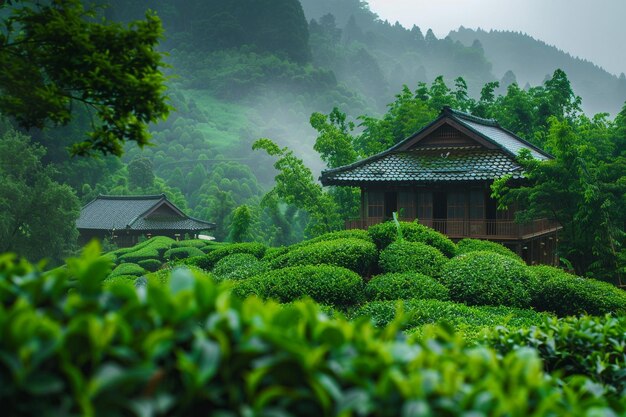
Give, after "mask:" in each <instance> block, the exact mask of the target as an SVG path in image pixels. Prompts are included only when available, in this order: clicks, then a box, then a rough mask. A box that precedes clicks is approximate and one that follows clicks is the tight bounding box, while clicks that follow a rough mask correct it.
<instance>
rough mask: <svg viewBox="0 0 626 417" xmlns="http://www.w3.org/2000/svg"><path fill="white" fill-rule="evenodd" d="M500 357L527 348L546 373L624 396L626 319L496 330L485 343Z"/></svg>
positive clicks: (571, 320) (581, 319)
mask: <svg viewBox="0 0 626 417" xmlns="http://www.w3.org/2000/svg"><path fill="white" fill-rule="evenodd" d="M488 343H489V345H490V346H492V347H494V348H495V349H497V350H498V351H499V352H501V353H502V354H504V355H506V354H507V353H509V352H511V351H514V350H517V349H519V348H520V347H524V346H529V347H532V348H534V349H536V350H537V351H538V352H539V356H541V358H542V359H543V362H544V367H545V370H546V372H550V373H554V372H557V371H558V372H560V373H561V374H562V375H563V376H564V377H566V378H567V377H571V376H574V375H585V376H587V377H589V378H591V379H592V380H593V381H595V382H598V383H600V384H602V385H603V386H604V387H605V389H607V391H608V392H609V395H615V396H620V397H622V398H623V397H624V394H625V393H626V354H625V352H624V347H625V346H626V316H624V315H622V316H619V317H615V316H609V315H607V316H604V317H591V316H583V317H568V318H566V319H560V320H557V319H550V320H545V321H544V322H543V323H541V324H539V325H537V326H534V327H531V328H527V329H516V330H510V329H507V328H498V329H496V330H495V331H494V332H493V334H492V335H491V337H490V338H489V341H488Z"/></svg>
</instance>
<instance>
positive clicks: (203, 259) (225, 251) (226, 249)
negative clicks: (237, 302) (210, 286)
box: [190, 243, 267, 271]
mask: <svg viewBox="0 0 626 417" xmlns="http://www.w3.org/2000/svg"><path fill="white" fill-rule="evenodd" d="M266 250H267V246H265V245H263V244H261V243H235V244H232V245H226V246H223V247H218V248H217V249H211V250H210V251H209V252H208V253H207V254H206V255H204V256H198V257H193V258H191V259H190V262H191V263H190V265H195V266H197V267H199V268H202V269H204V270H205V271H210V270H211V269H213V267H214V266H215V264H216V263H217V262H218V261H219V260H220V259H222V258H225V257H226V256H228V255H232V254H235V253H249V254H251V255H254V256H255V257H257V258H262V257H263V254H264V253H265V251H266Z"/></svg>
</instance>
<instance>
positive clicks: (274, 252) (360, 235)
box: [265, 229, 372, 261]
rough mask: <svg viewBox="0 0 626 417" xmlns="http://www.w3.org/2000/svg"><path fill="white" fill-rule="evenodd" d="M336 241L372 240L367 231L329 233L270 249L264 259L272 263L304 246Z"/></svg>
mask: <svg viewBox="0 0 626 417" xmlns="http://www.w3.org/2000/svg"><path fill="white" fill-rule="evenodd" d="M337 239H359V240H364V241H366V242H370V243H372V238H371V237H370V236H369V234H368V233H367V231H365V230H359V229H355V230H340V231H337V232H329V233H324V234H323V235H320V236H317V237H314V238H313V239H308V240H304V241H302V242H299V243H295V244H293V245H291V246H282V247H279V248H270V249H269V250H268V251H267V253H266V254H265V259H266V260H267V261H272V260H274V259H276V258H278V257H279V256H281V255H284V254H286V253H287V252H291V251H293V250H296V249H300V248H304V247H306V246H310V245H313V244H315V243H319V242H329V241H332V240H337Z"/></svg>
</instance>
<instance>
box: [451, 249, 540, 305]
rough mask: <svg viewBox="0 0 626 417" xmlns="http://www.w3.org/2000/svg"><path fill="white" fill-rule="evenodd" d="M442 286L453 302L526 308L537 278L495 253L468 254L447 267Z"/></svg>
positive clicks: (457, 258) (507, 258) (457, 257)
mask: <svg viewBox="0 0 626 417" xmlns="http://www.w3.org/2000/svg"><path fill="white" fill-rule="evenodd" d="M441 283H442V284H443V285H445V286H446V287H448V289H449V290H450V297H451V298H452V300H454V301H458V302H462V303H466V304H469V305H492V306H500V305H502V306H509V307H521V308H526V307H529V306H530V304H531V294H532V288H534V285H535V279H534V277H533V275H532V274H531V273H530V271H529V270H528V268H527V267H526V265H524V264H523V263H521V262H518V261H516V260H515V259H512V258H510V257H508V256H504V255H500V254H497V253H494V252H469V253H466V254H464V255H459V256H456V257H454V258H452V259H450V261H449V262H448V263H447V264H446V265H445V266H444V268H443V273H442V275H441Z"/></svg>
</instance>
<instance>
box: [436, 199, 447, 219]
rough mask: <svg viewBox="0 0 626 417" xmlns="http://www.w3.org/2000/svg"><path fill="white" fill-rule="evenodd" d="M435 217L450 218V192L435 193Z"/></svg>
mask: <svg viewBox="0 0 626 417" xmlns="http://www.w3.org/2000/svg"><path fill="white" fill-rule="evenodd" d="M433 218H434V219H439V220H442V219H447V218H448V194H447V193H445V192H437V193H433Z"/></svg>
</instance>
